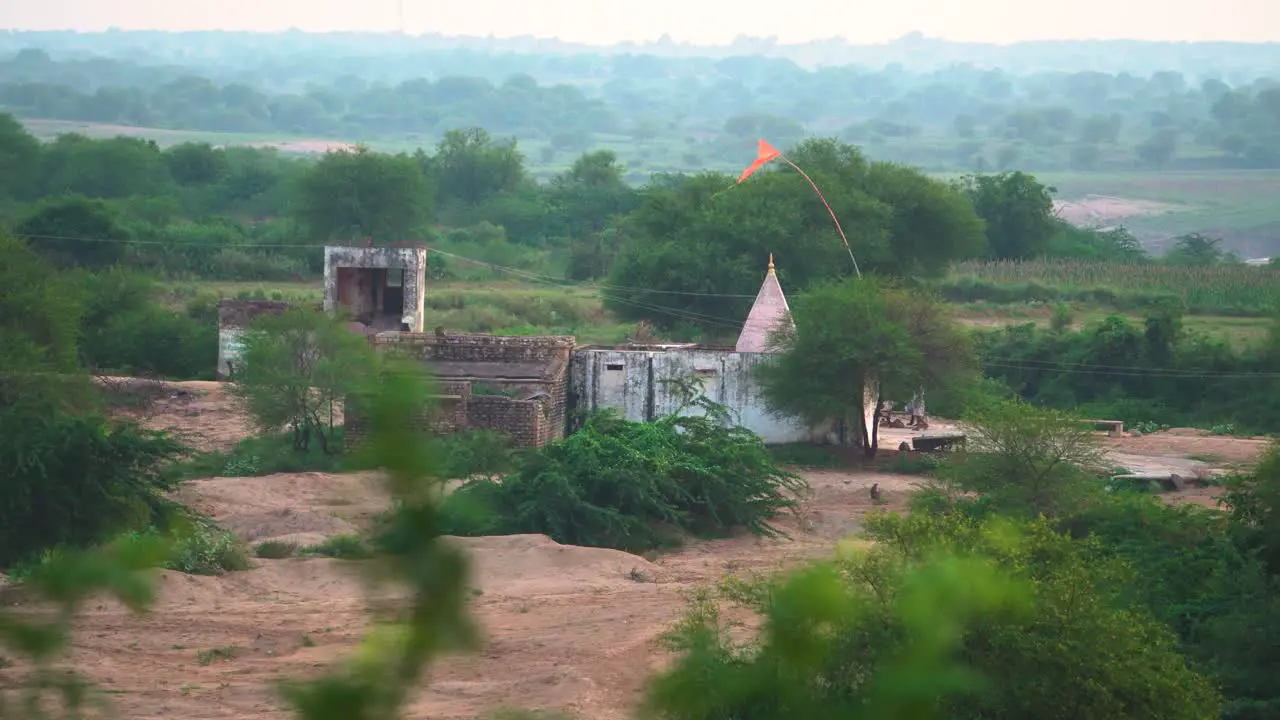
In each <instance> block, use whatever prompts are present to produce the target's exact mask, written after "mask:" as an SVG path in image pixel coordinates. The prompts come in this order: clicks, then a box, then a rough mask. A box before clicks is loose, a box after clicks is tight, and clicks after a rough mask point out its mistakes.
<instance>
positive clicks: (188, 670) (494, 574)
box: [0, 383, 1264, 720]
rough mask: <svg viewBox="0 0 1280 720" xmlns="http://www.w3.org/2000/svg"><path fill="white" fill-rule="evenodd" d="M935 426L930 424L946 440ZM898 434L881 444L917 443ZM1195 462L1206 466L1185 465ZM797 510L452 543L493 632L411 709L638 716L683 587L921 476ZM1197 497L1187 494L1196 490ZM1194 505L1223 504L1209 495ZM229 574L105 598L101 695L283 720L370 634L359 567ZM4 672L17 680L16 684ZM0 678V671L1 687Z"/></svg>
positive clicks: (86, 633) (831, 535)
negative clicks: (627, 542)
mask: <svg viewBox="0 0 1280 720" xmlns="http://www.w3.org/2000/svg"><path fill="white" fill-rule="evenodd" d="M131 415H133V416H134V417H139V418H141V419H143V420H144V422H146V423H147V424H148V425H149V426H151V427H156V428H167V429H170V430H173V431H175V432H176V433H178V434H179V435H181V436H183V437H185V438H188V440H189V441H191V442H194V443H197V444H198V445H199V446H200V447H202V448H204V449H226V448H228V447H230V445H232V444H234V442H235V441H236V440H237V439H238V438H240V437H243V436H245V435H246V434H248V433H249V432H250V430H251V428H250V425H249V423H248V422H246V420H245V419H244V418H243V417H242V416H240V414H239V413H238V412H237V411H236V409H235V407H234V405H233V404H232V403H231V402H230V401H229V400H228V398H227V397H226V396H225V394H224V393H223V392H222V390H221V388H220V387H219V386H218V385H217V384H216V383H177V384H173V386H172V387H170V388H169V392H168V393H166V394H164V395H163V396H161V397H160V398H159V399H158V400H157V401H156V403H155V404H154V405H153V406H152V407H151V409H150V410H149V411H148V412H142V411H135V412H133V413H131ZM949 427H951V426H949V425H948V424H946V423H935V424H934V427H933V428H931V431H935V432H936V431H939V430H946V429H948V428H949ZM907 435H908V433H906V432H904V431H897V430H893V431H888V432H887V433H886V434H885V436H884V439H883V443H884V447H886V448H893V447H896V445H897V443H898V442H899V441H900V440H901V439H903V438H904V437H906V436H907ZM1105 442H1106V443H1107V446H1108V449H1109V450H1110V451H1111V452H1112V453H1113V454H1115V455H1117V456H1118V457H1129V458H1130V460H1131V461H1132V462H1134V463H1135V464H1140V463H1146V466H1149V467H1159V466H1161V464H1162V463H1163V464H1164V465H1165V466H1170V467H1174V466H1176V467H1184V465H1185V463H1188V462H1200V463H1201V464H1205V465H1208V464H1209V463H1208V462H1206V460H1212V461H1214V462H1215V464H1218V465H1221V466H1223V467H1226V466H1228V465H1230V464H1232V463H1240V462H1248V461H1249V460H1251V459H1252V458H1254V457H1256V455H1257V453H1258V452H1260V451H1261V450H1262V448H1263V447H1264V444H1263V442H1262V441H1260V440H1240V439H1231V438H1220V437H1213V436H1207V435H1205V434H1200V433H1196V432H1192V431H1170V432H1167V433H1160V434H1158V435H1152V436H1145V437H1129V438H1116V439H1108V440H1106V441H1105ZM1192 454H1195V455H1197V456H1198V457H1200V458H1203V459H1202V460H1191V459H1189V458H1187V456H1188V455H1192ZM805 475H806V478H807V479H808V481H809V483H810V484H811V486H812V491H811V495H810V497H808V498H807V499H806V500H805V502H804V504H803V509H802V511H801V512H800V513H799V514H798V515H795V516H787V517H784V518H783V519H781V520H780V521H779V523H778V525H779V527H780V528H781V529H783V530H784V531H785V532H786V533H788V534H789V536H790V537H789V538H778V539H757V538H755V537H750V536H748V537H735V538H729V539H722V540H714V541H697V542H692V543H690V544H688V545H687V546H686V547H684V548H682V549H680V550H678V551H674V552H670V553H667V554H663V555H660V556H657V557H655V558H654V559H652V560H646V559H645V558H641V557H638V556H634V555H629V554H626V553H622V552H618V551H614V550H605V549H599V548H581V547H570V546H563V545H559V544H557V543H555V542H553V541H551V540H549V539H548V538H546V537H543V536H536V535H520V536H510V537H491V538H474V539H454V540H452V541H453V542H458V543H461V544H462V546H463V547H465V548H466V549H467V551H468V553H469V556H470V558H471V560H472V563H473V578H472V585H473V588H474V590H473V592H472V605H473V609H474V614H475V616H476V618H477V619H478V621H479V624H480V626H481V628H482V629H483V633H484V643H483V646H482V648H481V649H480V650H479V651H478V652H475V653H472V654H467V655H460V656H457V657H451V658H448V659H445V660H444V661H442V662H441V663H440V664H439V665H438V666H437V667H436V668H435V669H434V670H433V671H432V673H431V677H430V680H429V682H427V683H425V684H424V687H423V690H422V691H421V693H420V694H419V695H418V696H416V697H415V698H414V699H413V703H412V708H411V711H410V713H409V716H410V717H430V718H441V719H452V718H472V717H476V716H477V715H480V714H482V713H484V712H486V711H488V710H491V709H494V708H497V707H501V706H504V705H507V706H519V707H524V708H548V709H559V710H564V711H568V712H570V713H572V714H574V715H576V716H577V717H581V718H592V719H603V720H611V719H614V718H625V717H630V715H631V712H632V709H633V708H634V705H635V702H636V700H637V698H638V696H639V694H640V693H641V691H642V689H643V685H644V681H645V679H646V678H647V677H649V676H650V675H651V674H652V673H653V672H654V671H655V670H657V669H659V668H661V667H662V666H663V664H664V662H666V661H667V660H668V659H669V658H668V657H667V655H666V654H665V653H664V652H663V651H662V650H661V649H660V648H659V647H658V646H657V645H656V643H655V639H656V638H657V636H658V635H659V634H660V633H662V632H663V631H664V630H666V629H667V628H668V627H670V625H671V623H672V622H673V621H674V620H675V619H677V618H678V616H679V614H680V612H681V609H682V607H683V604H684V599H683V595H682V593H683V592H684V591H687V590H689V589H690V588H693V587H696V586H698V585H700V584H704V583H709V582H714V581H717V580H719V579H721V578H723V577H724V576H725V575H726V574H731V573H734V574H740V575H742V574H749V573H753V572H771V571H775V570H780V569H783V568H785V567H787V566H790V565H793V564H794V563H796V562H797V561H800V560H803V559H806V558H817V557H823V556H828V555H829V554H830V553H831V552H832V551H833V549H834V547H835V544H836V542H837V541H839V540H842V539H846V538H849V537H850V536H851V535H853V534H855V533H857V532H858V531H859V530H860V529H861V527H862V519H863V518H864V516H865V515H866V513H867V512H868V511H869V510H871V509H873V508H874V507H876V506H875V505H874V504H873V503H872V502H871V498H870V494H869V488H870V486H871V485H872V484H873V483H877V484H879V486H880V489H881V490H882V491H883V493H884V499H885V501H886V504H885V505H884V507H885V508H887V509H902V508H904V507H905V504H906V501H907V499H908V497H909V495H910V494H911V493H912V492H913V491H914V490H915V488H916V487H917V483H918V482H919V479H918V478H913V477H907V476H900V475H893V474H886V473H870V472H865V473H864V472H845V471H834V470H832V471H810V472H806V473H805ZM1188 492H1190V491H1188ZM1196 492H1200V493H1201V495H1197V496H1194V497H1193V496H1191V495H1188V497H1187V498H1186V499H1187V500H1188V501H1191V502H1202V503H1204V504H1211V499H1212V498H1211V495H1210V493H1208V492H1207V491H1196ZM178 497H179V498H180V499H181V500H183V501H184V502H186V503H188V504H190V505H191V506H193V507H195V508H197V509H199V510H201V511H202V512H205V513H207V514H209V515H210V516H211V517H213V518H214V519H215V520H217V521H219V522H220V523H222V524H223V525H225V526H226V527H228V528H230V529H232V530H233V531H235V532H236V533H238V534H239V535H240V536H241V537H243V538H244V539H245V540H246V541H248V542H250V543H258V542H262V541H264V540H273V539H278V540H288V541H293V542H298V543H300V544H311V543H315V542H318V541H320V540H321V539H323V538H325V537H331V536H333V535H336V534H339V533H344V532H352V531H357V530H360V529H362V528H364V527H367V526H368V524H369V522H370V519H371V518H372V517H373V515H374V514H376V513H377V512H379V511H380V510H382V509H383V508H384V507H385V505H386V498H385V496H384V494H383V491H382V489H381V486H380V483H379V478H378V476H377V474H376V473H353V474H344V475H329V474H323V473H300V474H288V475H271V476H266V477H257V478H211V479H206V480H197V481H193V482H191V483H188V484H187V485H185V486H184V487H183V488H182V489H181V491H180V492H179V494H178ZM254 565H255V567H254V568H253V569H251V570H248V571H245V572H237V573H230V574H227V575H224V576H222V577H195V576H188V575H182V574H180V573H174V572H168V571H165V572H161V573H160V574H159V585H160V588H161V590H160V595H159V600H158V603H157V605H156V606H155V607H154V608H153V611H152V612H151V613H149V614H147V615H144V616H134V615H132V614H130V613H129V612H127V611H125V610H123V609H121V608H119V607H116V606H115V605H114V604H113V603H111V602H107V601H103V602H101V603H97V604H94V605H92V606H91V607H89V608H88V611H87V612H86V613H85V614H84V616H83V617H82V619H81V620H80V622H79V625H78V627H77V632H76V635H75V638H76V640H75V644H76V647H75V650H74V653H73V655H72V657H71V658H70V662H71V664H73V665H74V666H75V667H77V668H79V669H80V670H81V671H82V672H84V673H85V674H86V675H87V676H88V677H89V678H90V679H91V680H93V681H95V682H96V683H98V685H99V686H100V688H101V689H103V690H105V691H106V693H107V697H108V698H109V699H110V701H111V702H112V703H114V705H115V707H116V709H117V710H119V711H120V712H121V713H122V716H123V717H131V718H170V717H182V718H188V719H191V720H195V719H199V718H282V717H285V716H286V715H287V714H288V712H287V710H286V708H285V706H284V704H283V703H282V702H281V701H280V699H279V695H278V693H277V691H276V684H275V683H276V681H278V680H280V679H284V678H298V677H307V676H312V675H314V674H316V673H318V672H320V671H321V670H322V669H323V668H325V667H327V666H329V665H330V664H331V663H333V662H336V661H339V660H341V659H342V658H343V657H345V656H347V655H348V654H349V653H350V652H351V651H352V650H353V649H354V647H355V644H356V643H357V642H358V641H359V639H360V637H361V636H362V634H363V632H364V630H365V627H366V625H365V623H366V607H367V605H366V602H367V600H368V598H366V597H365V595H364V591H363V585H362V583H361V578H360V576H359V573H358V570H359V568H360V564H359V563H350V562H343V561H338V560H330V559H323V558H290V559H283V560H254ZM13 675H14V674H13V673H10V677H13ZM7 682H13V680H6V679H5V677H4V676H3V674H0V685H4V684H6V683H7Z"/></svg>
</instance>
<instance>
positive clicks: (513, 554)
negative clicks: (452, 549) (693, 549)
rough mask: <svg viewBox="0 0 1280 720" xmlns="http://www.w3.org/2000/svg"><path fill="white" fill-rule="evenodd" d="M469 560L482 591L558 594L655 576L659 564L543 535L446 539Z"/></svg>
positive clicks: (533, 594)
mask: <svg viewBox="0 0 1280 720" xmlns="http://www.w3.org/2000/svg"><path fill="white" fill-rule="evenodd" d="M450 540H451V541H452V542H455V543H457V544H459V545H461V547H462V548H463V549H464V550H465V551H466V552H467V555H468V557H470V558H471V562H472V584H473V585H475V586H476V587H479V588H480V589H481V590H483V591H484V592H485V593H486V594H489V593H494V594H499V595H521V596H526V597H527V596H536V595H560V594H566V593H577V592H584V591H591V590H603V589H607V588H612V587H617V586H619V585H633V584H635V583H636V582H637V581H640V580H646V581H650V582H652V581H653V580H656V579H658V577H659V576H660V575H661V573H662V568H660V567H658V566H657V565H654V564H653V563H651V562H649V561H648V560H645V559H644V558H642V557H639V556H636V555H631V554H630V553H625V552H622V551H620V550H609V549H606V548H591V547H577V546H574V545H561V544H560V543H558V542H556V541H554V540H552V539H551V538H549V537H547V536H546V535H502V536H493V537H479V538H461V537H460V538H450Z"/></svg>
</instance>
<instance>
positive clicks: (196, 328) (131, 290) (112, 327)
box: [80, 268, 218, 379]
mask: <svg viewBox="0 0 1280 720" xmlns="http://www.w3.org/2000/svg"><path fill="white" fill-rule="evenodd" d="M80 281H81V283H82V287H83V289H84V293H85V316H84V319H83V320H82V323H81V338H80V352H81V355H82V356H83V358H84V362H85V363H86V364H87V365H89V366H90V367H93V368H98V369H100V370H103V371H111V372H119V373H123V374H148V375H158V376H161V377H167V378H176V379H191V378H201V379H203V378H208V377H211V376H212V373H213V364H212V363H211V361H210V358H211V357H216V356H217V352H218V325H217V319H216V316H214V315H206V316H202V317H195V316H192V315H190V314H188V313H183V312H178V311H174V310H170V309H169V308H166V307H164V306H162V305H160V304H159V303H157V302H156V301H155V300H154V299H153V297H154V295H155V294H156V287H155V285H154V283H152V282H151V281H150V280H149V279H147V278H144V277H142V276H140V275H137V274H135V273H131V272H127V271H123V270H120V269H116V268H112V269H108V270H104V271H102V272H100V273H97V274H89V273H82V274H81V276H80Z"/></svg>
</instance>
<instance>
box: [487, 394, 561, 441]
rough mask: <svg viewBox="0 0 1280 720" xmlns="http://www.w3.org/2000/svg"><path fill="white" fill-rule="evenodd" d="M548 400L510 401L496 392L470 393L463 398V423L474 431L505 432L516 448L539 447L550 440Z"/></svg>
mask: <svg viewBox="0 0 1280 720" xmlns="http://www.w3.org/2000/svg"><path fill="white" fill-rule="evenodd" d="M547 408H548V403H547V402H545V401H543V400H512V399H511V398H505V397H500V396H497V395H472V396H471V397H470V398H469V399H468V400H467V425H468V426H469V427H471V428H472V429H475V430H493V431H496V432H501V433H505V434H506V435H508V436H509V437H510V438H511V441H512V443H513V444H514V445H515V446H516V447H526V448H528V447H541V446H542V445H545V444H546V443H547V441H548V440H549V439H550V437H549V433H548V430H547V426H548V422H547V417H546V415H547Z"/></svg>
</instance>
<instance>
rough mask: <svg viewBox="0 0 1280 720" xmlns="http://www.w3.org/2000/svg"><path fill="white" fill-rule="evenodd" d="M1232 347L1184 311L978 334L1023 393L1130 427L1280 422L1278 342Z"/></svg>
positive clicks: (995, 373)
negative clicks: (1192, 325)
mask: <svg viewBox="0 0 1280 720" xmlns="http://www.w3.org/2000/svg"><path fill="white" fill-rule="evenodd" d="M1277 332H1280V326H1277V327H1273V328H1272V330H1271V338H1270V339H1268V340H1267V341H1266V342H1264V343H1262V344H1260V345H1256V346H1253V347H1250V348H1247V349H1244V350H1234V349H1232V348H1231V347H1230V346H1228V345H1227V344H1226V343H1225V342H1221V341H1215V340H1210V339H1208V338H1206V337H1203V336H1198V335H1195V334H1193V333H1190V332H1187V331H1186V330H1184V329H1183V327H1182V319H1181V315H1180V313H1179V312H1178V310H1177V309H1176V308H1171V307H1165V308H1163V309H1162V310H1157V311H1155V312H1152V313H1151V314H1149V315H1148V316H1147V318H1146V319H1145V320H1144V322H1143V324H1142V325H1141V326H1140V327H1135V326H1134V325H1133V324H1131V323H1130V322H1129V321H1127V320H1125V319H1124V318H1121V317H1117V316H1111V317H1107V318H1104V319H1102V320H1100V321H1098V322H1096V323H1093V324H1091V325H1089V326H1087V327H1085V328H1083V329H1081V330H1078V331H1072V330H1068V329H1061V328H1057V329H1055V328H1048V329H1043V328H1038V327H1036V326H1034V325H1031V324H1027V325H1017V326H1011V327H1007V328H1004V329H1000V330H993V331H985V332H980V333H979V349H980V354H981V357H982V362H983V367H984V369H985V371H986V374H987V376H988V377H991V378H994V379H997V380H999V381H1001V382H1003V383H1004V384H1006V385H1007V386H1009V387H1010V388H1012V389H1013V390H1014V391H1015V392H1016V393H1017V394H1019V395H1021V396H1022V397H1024V398H1027V399H1031V400H1034V401H1035V402H1037V403H1040V404H1043V405H1048V406H1051V407H1058V408H1062V409H1067V410H1072V409H1077V408H1078V411H1079V412H1080V413H1082V414H1084V415H1086V416H1093V417H1107V418H1122V419H1124V420H1125V421H1126V422H1128V423H1131V424H1132V423H1139V422H1154V423H1157V424H1165V425H1173V424H1177V425H1182V426H1193V427H1194V426H1205V427H1207V426H1209V425H1212V424H1226V423H1230V424H1234V425H1235V426H1236V427H1237V428H1240V429H1242V430H1250V429H1252V430H1257V431H1259V432H1265V431H1268V430H1274V429H1275V428H1276V427H1277V426H1280V405H1278V404H1277V399H1278V398H1280V385H1277V379H1280V375H1277V373H1280V352H1278V351H1280V344H1278V343H1277V338H1276V333H1277Z"/></svg>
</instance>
